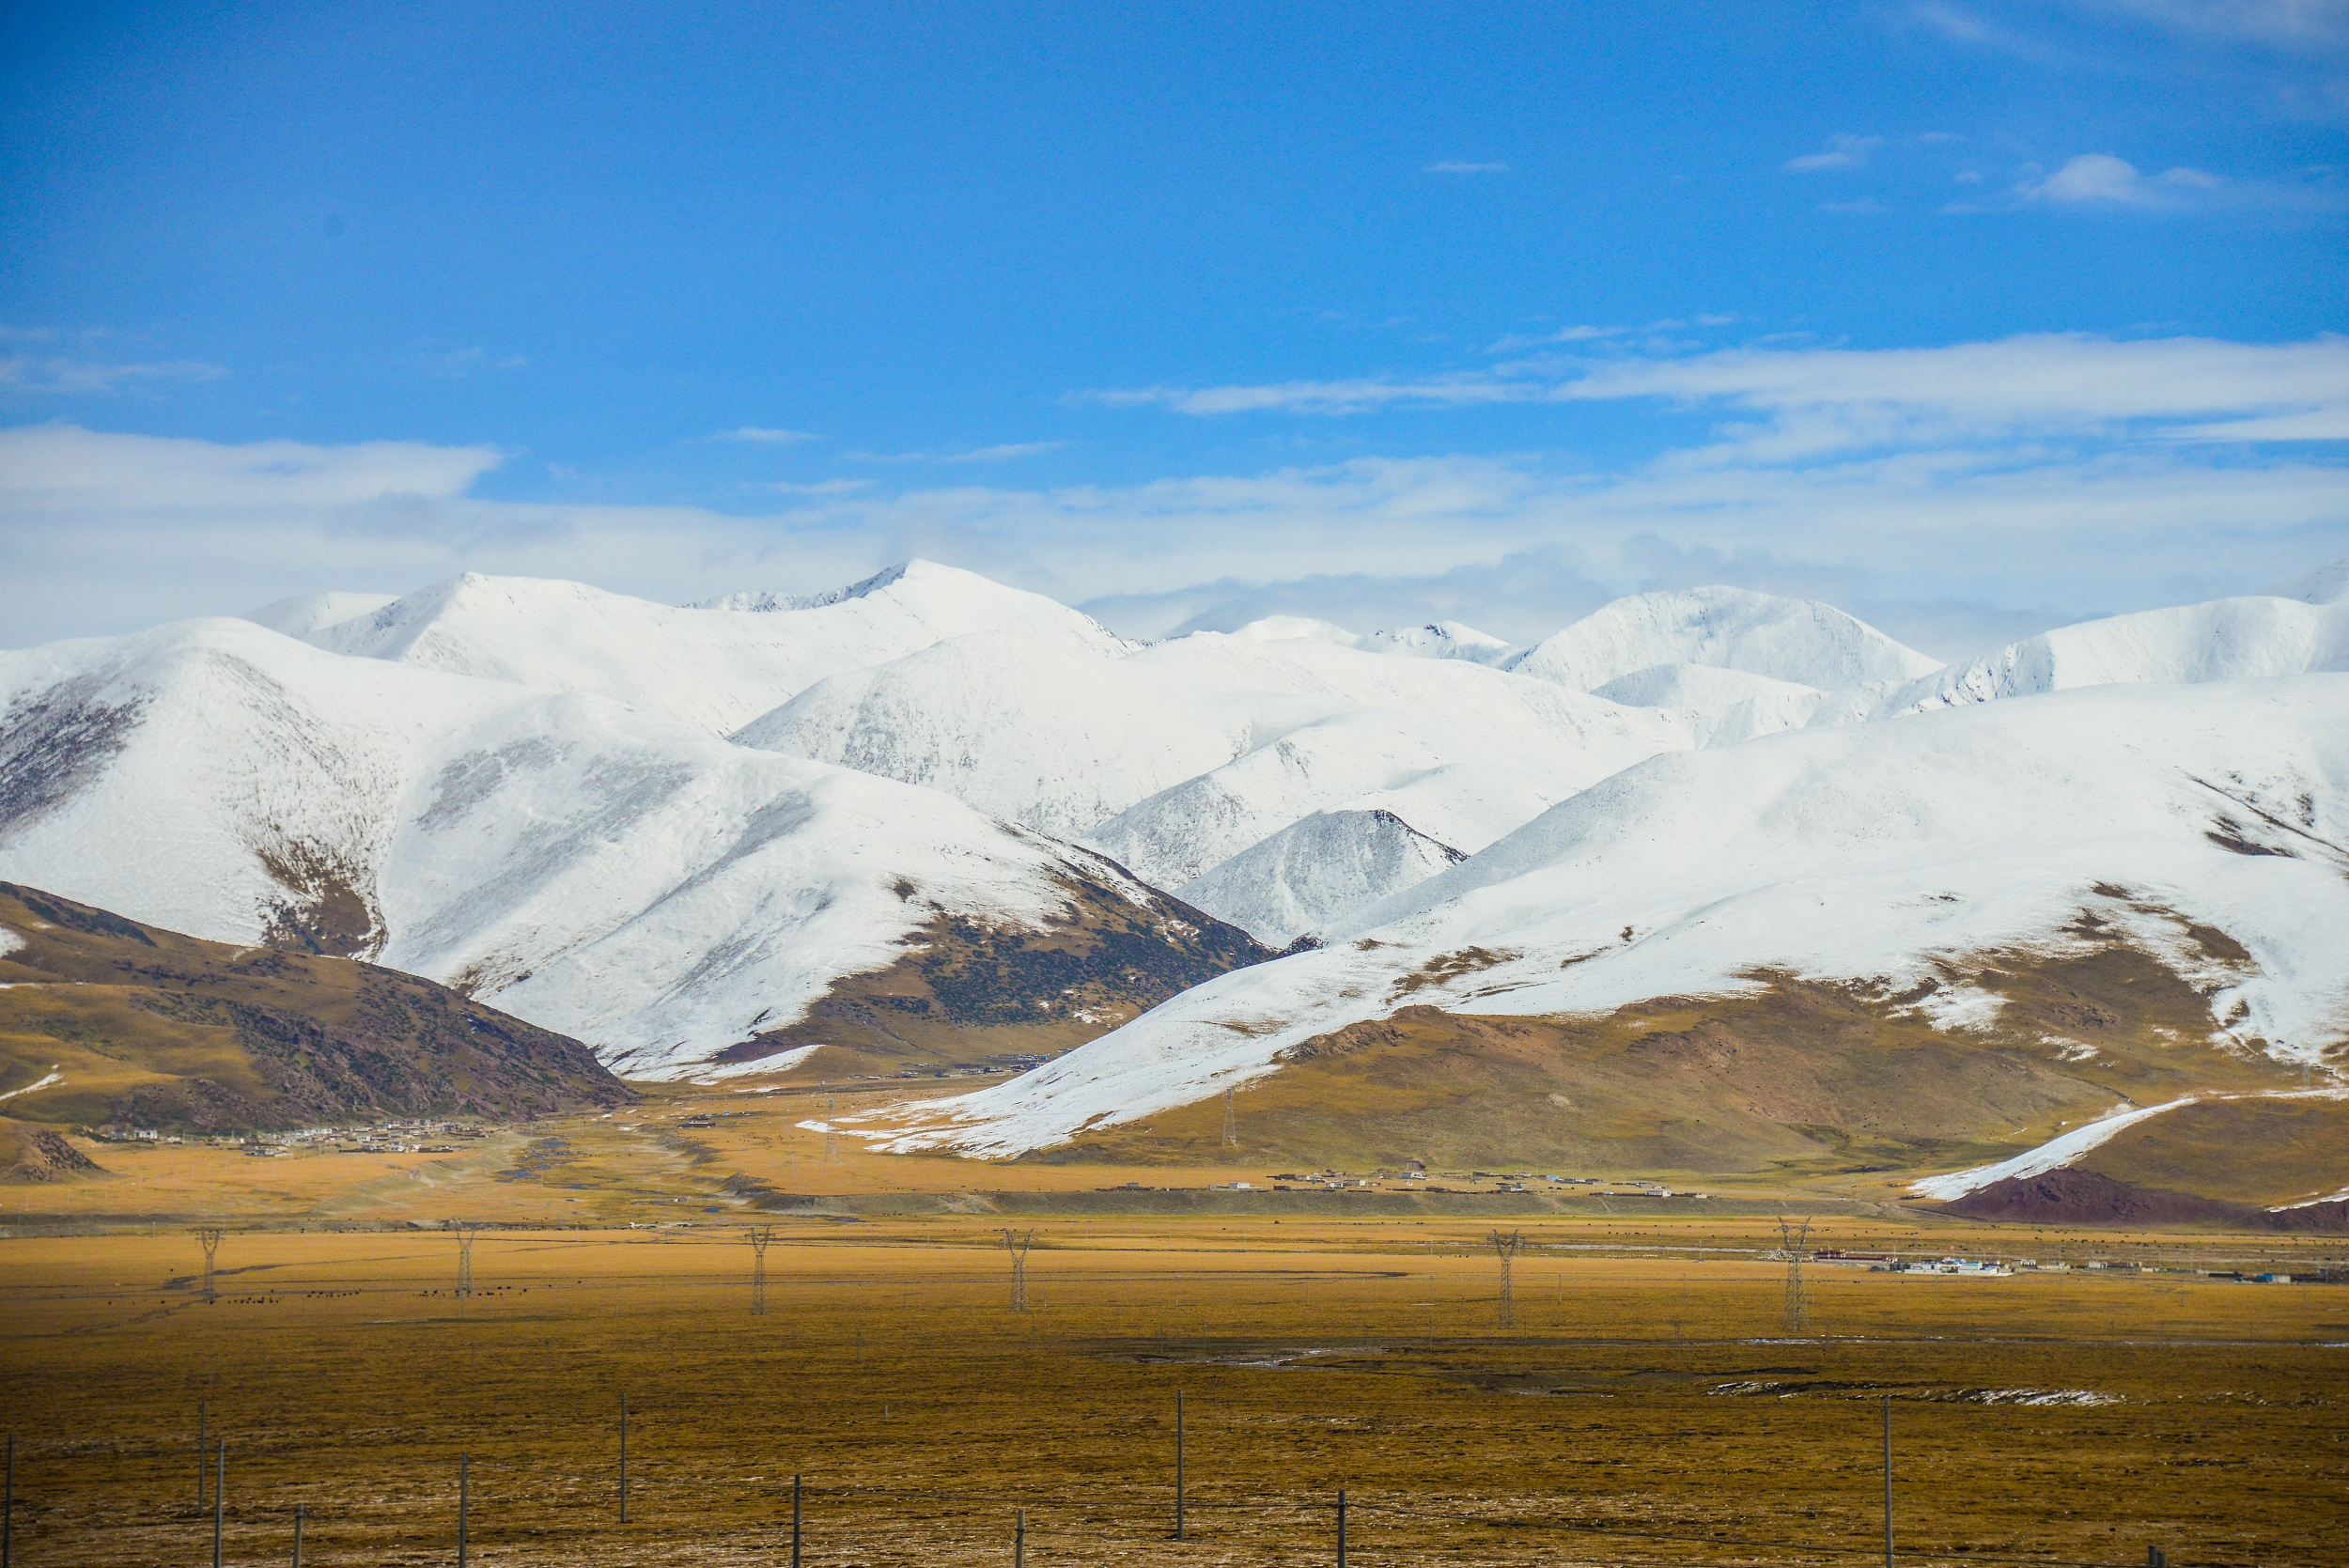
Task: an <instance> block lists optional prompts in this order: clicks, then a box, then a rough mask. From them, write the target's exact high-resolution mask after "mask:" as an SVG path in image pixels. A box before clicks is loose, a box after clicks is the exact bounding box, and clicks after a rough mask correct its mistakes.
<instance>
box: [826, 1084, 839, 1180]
mask: <svg viewBox="0 0 2349 1568" xmlns="http://www.w3.org/2000/svg"><path fill="white" fill-rule="evenodd" d="M836 1103H838V1102H836V1101H835V1100H833V1098H832V1096H831V1095H830V1094H827V1095H825V1096H824V1163H825V1164H826V1165H837V1164H839V1163H840V1135H839V1134H838V1133H837V1132H834V1131H833V1130H832V1106H833V1105H835V1104H836Z"/></svg>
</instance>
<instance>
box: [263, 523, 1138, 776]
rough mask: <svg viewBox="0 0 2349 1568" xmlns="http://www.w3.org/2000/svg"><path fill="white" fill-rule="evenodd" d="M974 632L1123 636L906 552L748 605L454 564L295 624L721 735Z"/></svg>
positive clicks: (298, 615)
mask: <svg viewBox="0 0 2349 1568" xmlns="http://www.w3.org/2000/svg"><path fill="white" fill-rule="evenodd" d="M348 597H349V596H329V598H348ZM272 613H280V618H281V619H282V618H285V616H287V615H290V616H291V617H292V624H293V625H294V626H300V624H301V620H302V616H303V612H302V610H301V609H300V607H298V606H290V607H289V606H272ZM323 614H324V612H319V613H318V614H316V615H313V616H312V619H314V620H316V619H318V618H319V616H321V615H323ZM265 624H272V626H274V625H275V623H274V622H271V623H265ZM977 632H1011V633H1016V634H1018V635H1020V636H1025V637H1035V638H1045V639H1050V640H1055V641H1059V642H1062V643H1066V644H1075V645H1076V646H1078V647H1081V648H1083V649H1085V650H1086V651H1088V652H1094V653H1101V654H1108V655H1111V656H1115V655H1119V654H1123V653H1125V652H1128V651H1129V650H1130V648H1131V646H1132V644H1128V643H1127V642H1125V641H1124V640H1123V639H1121V638H1119V637H1117V636H1116V635H1115V634H1113V633H1112V632H1111V631H1110V630H1109V629H1107V628H1105V627H1103V626H1102V625H1101V624H1100V623H1099V622H1098V621H1096V620H1094V619H1093V618H1092V617H1091V616H1089V615H1086V614H1084V613H1081V612H1080V611H1076V610H1071V609H1069V608H1068V607H1067V606H1066V605H1064V604H1060V603H1058V602H1056V601H1054V600H1052V599H1049V598H1045V597H1044V596H1043V595H1041V594H1032V593H1028V592H1026V591H1024V590H1021V589H1018V588H1007V587H1004V586H1003V584H1001V583H998V582H989V581H988V579H986V578H984V577H981V576H979V575H978V574H977V573H975V572H967V571H962V570H960V569H958V568H957V567H942V566H940V565H939V564H938V563H936V562H934V561H909V562H907V563H905V564H904V565H902V566H897V567H890V568H889V569H888V570H887V571H884V572H879V573H876V574H875V575H874V576H872V577H869V578H866V579H865V580H864V581H863V582H858V583H855V584H852V585H851V586H849V587H847V588H843V589H839V590H836V591H835V592H833V593H831V594H824V595H818V596H817V597H816V601H814V602H808V603H804V604H800V605H796V606H786V605H784V604H782V603H781V602H780V600H779V599H778V602H777V603H776V604H775V605H772V606H770V607H768V608H767V609H765V610H762V611H759V612H755V613H753V612H745V611H736V610H730V609H723V608H720V609H692V608H679V607H677V606H675V605H668V604H656V603H653V602H651V601H650V600H646V599H640V598H630V597H629V596H627V595H625V594H614V593H609V592H606V591H605V590H603V589H601V588H595V587H590V586H588V585H587V584H586V583H583V582H560V581H555V580H551V579H544V578H529V577H485V576H482V575H480V574H478V573H474V572H467V573H465V574H463V575H461V576H459V577H453V578H449V579H447V580H446V581H444V582H436V583H433V584H432V585H431V586H429V587H427V588H422V589H419V590H417V591H416V592H415V593H412V594H410V595H408V596H406V597H405V598H397V599H393V600H389V601H379V603H378V606H377V608H375V609H374V611H373V612H372V613H358V614H356V615H353V616H350V617H349V618H344V619H340V620H338V621H336V622H335V623H334V624H328V625H319V626H316V627H315V628H314V629H303V630H299V631H295V632H294V633H293V634H294V635H298V636H300V637H302V639H303V641H304V642H307V643H310V644H314V645H315V646H318V647H321V648H324V649H326V650H328V651H329V652H332V653H342V654H351V655H356V656H358V657H361V658H366V659H381V660H395V661H397V662H399V663H403V664H418V665H423V666H426V667H428V668H431V669H437V670H444V671H447V672H450V673H452V674H456V675H477V676H481V677H483V678H486V679H490V680H503V681H508V682H512V683H514V684H517V685H521V686H532V687H537V688H539V689H541V690H545V691H583V692H592V693H594V694H596V695H599V696H605V697H611V698H614V700H616V701H619V702H623V703H626V704H628V705H629V706H631V707H635V708H639V709H642V710H644V711H646V712H651V713H659V714H662V715H665V716H666V717H669V718H672V719H676V720H679V721H681V722H685V723H689V724H692V725H693V726H695V727H696V728H699V729H703V730H706V731H708V732H710V733H712V734H724V733H727V732H729V731H732V730H734V729H737V728H739V727H740V726H741V725H742V724H744V723H746V722H749V721H750V720H752V719H754V718H755V717H757V716H758V715H759V714H761V713H765V712H767V711H769V710H770V709H771V708H774V707H776V706H780V705H781V704H783V703H784V702H786V701H788V700H789V699H790V698H791V697H793V696H795V695H796V694H798V693H799V692H801V691H805V690H806V689H807V688H808V687H810V686H812V685H814V684H815V683H816V682H817V681H818V680H821V679H823V678H824V677H825V676H826V675H836V674H838V673H840V672H841V671H844V670H853V669H858V668H861V667H863V666H865V665H869V664H878V663H882V662H885V661H887V660H892V659H899V658H902V657H904V656H905V655H907V654H910V653H913V652H917V651H919V650H920V649H923V648H926V647H928V646H930V645H932V644H936V643H938V642H941V641H942V640H944V639H947V638H951V637H962V636H968V635H971V634H973V633H977Z"/></svg>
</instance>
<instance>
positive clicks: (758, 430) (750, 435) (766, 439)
mask: <svg viewBox="0 0 2349 1568" xmlns="http://www.w3.org/2000/svg"><path fill="white" fill-rule="evenodd" d="M702 439H703V440H704V441H746V442H755V443H757V444H760V445H764V446H790V445H795V444H797V443H798V442H803V441H821V440H823V439H824V438H823V437H821V436H819V435H817V434H816V433H815V432H814V431H812V430H775V429H769V428H767V427H764V426H759V425H743V426H740V427H737V428H735V429H731V430H720V431H718V432H717V433H716V434H714V435H708V436H704V437H703V438H702Z"/></svg>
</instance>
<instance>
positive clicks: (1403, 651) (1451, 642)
mask: <svg viewBox="0 0 2349 1568" xmlns="http://www.w3.org/2000/svg"><path fill="white" fill-rule="evenodd" d="M1232 635H1233V636H1234V637H1237V638H1239V639H1241V640H1242V641H1243V642H1251V643H1285V642H1292V641H1295V640H1298V639H1300V638H1302V639H1306V640H1310V641H1313V642H1319V643H1334V644H1337V645H1338V646H1340V647H1344V648H1360V649H1361V650H1362V651H1363V652H1365V653H1388V654H1394V655H1397V656H1399V657H1401V658H1405V659H1465V660H1470V662H1472V663H1477V664H1492V665H1506V664H1508V663H1509V662H1510V661H1511V660H1515V659H1516V658H1517V656H1518V655H1519V654H1521V653H1523V652H1524V651H1525V650H1524V649H1523V648H1520V647H1518V646H1517V644H1515V643H1504V642H1502V641H1501V639H1500V638H1498V637H1495V636H1494V635H1492V633H1490V632H1488V631H1479V630H1477V629H1475V628H1474V627H1472V626H1466V625H1463V624H1462V623H1461V622H1458V621H1430V622H1428V623H1427V624H1426V625H1425V626H1414V627H1406V628H1404V629H1402V630H1400V631H1372V632H1359V631H1348V630H1346V628H1344V627H1342V626H1339V625H1337V624H1336V623H1335V622H1333V621H1317V620H1313V619H1311V618H1309V617H1307V616H1303V615H1267V616H1266V617H1265V618H1264V619H1262V620H1257V621H1251V622H1249V623H1248V624H1247V625H1246V626H1244V627H1241V628H1240V629H1238V630H1237V631H1235V632H1233V633H1232Z"/></svg>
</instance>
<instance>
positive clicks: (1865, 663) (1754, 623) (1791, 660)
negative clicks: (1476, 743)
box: [1512, 588, 1939, 691]
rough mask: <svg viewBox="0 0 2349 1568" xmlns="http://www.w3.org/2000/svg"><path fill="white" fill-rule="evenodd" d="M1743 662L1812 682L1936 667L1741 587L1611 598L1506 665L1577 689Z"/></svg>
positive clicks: (1821, 614)
mask: <svg viewBox="0 0 2349 1568" xmlns="http://www.w3.org/2000/svg"><path fill="white" fill-rule="evenodd" d="M1670 664H1702V665H1708V666H1711V667H1714V668H1717V669H1723V670H1742V671H1745V672H1746V673H1747V674H1749V675H1766V676H1768V677H1770V678H1771V679H1773V680H1779V681H1790V682H1793V683H1795V684H1797V685H1801V686H1810V687H1815V688H1818V689H1819V690H1821V691H1840V690H1842V689H1843V688H1846V687H1855V686H1868V685H1873V684H1876V683H1880V682H1884V681H1909V680H1915V679H1917V678H1919V677H1920V676H1922V675H1927V674H1929V673H1931V672H1932V671H1934V670H1936V669H1937V668H1939V661H1938V660H1934V659H1929V658H1927V657H1926V656H1925V655H1923V654H1921V653H1919V652H1918V651H1917V650H1916V649H1914V648H1911V647H1906V646H1904V645H1903V644H1899V643H1896V642H1894V641H1893V640H1892V639H1891V638H1890V637H1887V636H1886V635H1885V634H1884V633H1882V632H1881V631H1878V630H1876V629H1875V628H1874V627H1872V626H1869V625H1868V624H1867V623H1865V622H1864V621H1859V620H1855V619H1853V618H1852V617H1851V616H1849V615H1846V614H1844V613H1843V612H1842V611H1841V610H1837V609H1835V608H1833V607H1832V606H1829V605H1825V604H1818V603H1814V602H1812V601H1810V600H1807V599H1790V598H1776V597H1775V596H1773V595H1769V594H1757V593H1752V592H1750V591H1748V590H1746V589H1743V588H1688V589H1681V590H1676V591H1673V592H1670V593H1657V594H1635V595H1633V596H1632V597H1630V598H1619V599H1617V600H1615V601H1614V602H1613V603H1612V604H1610V605H1607V606H1605V607H1603V608H1601V609H1599V610H1597V611H1595V612H1593V613H1591V614H1588V615H1585V616H1584V617H1583V618H1582V619H1580V620H1579V621H1577V622H1575V623H1574V625H1572V626H1570V627H1568V628H1566V629H1564V630H1563V631H1561V632H1558V633H1557V634H1556V635H1554V636H1551V637H1548V638H1545V639H1544V640H1543V641H1542V642H1540V643H1538V644H1534V646H1533V647H1532V649H1531V650H1530V651H1529V652H1527V653H1526V655H1525V656H1524V657H1523V658H1522V659H1520V660H1517V663H1516V664H1515V665H1513V666H1512V668H1514V669H1516V670H1517V671H1518V672H1519V673H1520V674H1523V675H1532V676H1533V677H1535V678H1536V679H1540V680H1547V681H1554V682H1556V683H1557V684H1558V685H1560V686H1566V687H1571V688H1573V689H1574V690H1576V691H1596V690H1597V689H1598V688H1600V687H1602V686H1605V685H1607V684H1608V683H1609V682H1610V681H1616V680H1621V679H1622V678H1624V677H1625V676H1626V675H1632V674H1634V673H1635V672H1638V671H1641V670H1648V669H1653V668H1655V667H1656V666H1657V665H1670Z"/></svg>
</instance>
